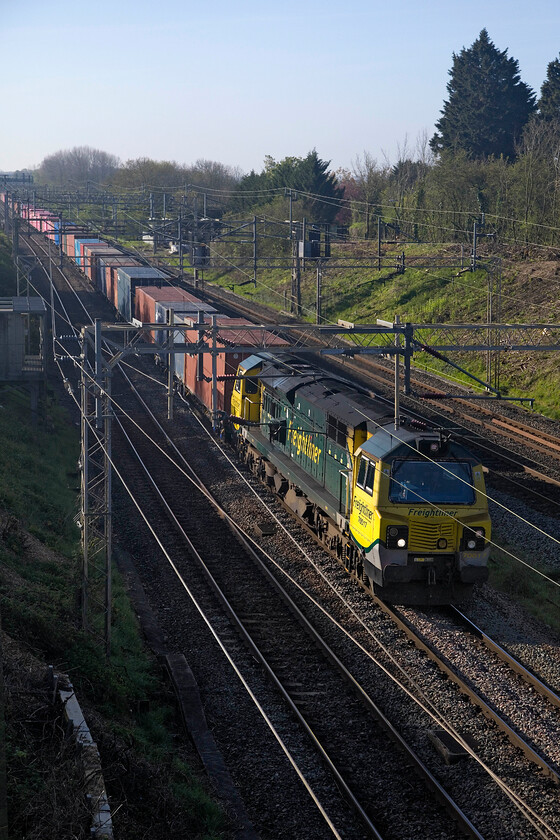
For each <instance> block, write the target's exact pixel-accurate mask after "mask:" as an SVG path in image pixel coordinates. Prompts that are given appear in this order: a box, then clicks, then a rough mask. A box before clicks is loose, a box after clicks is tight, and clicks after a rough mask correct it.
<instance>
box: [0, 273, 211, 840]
mask: <svg viewBox="0 0 560 840" xmlns="http://www.w3.org/2000/svg"><path fill="white" fill-rule="evenodd" d="M12 280H13V276H12V275H11V272H10V269H9V265H8V263H7V262H2V261H1V260H0V295H2V294H5V295H10V294H13V293H14V292H13V291H12V287H11V285H10V284H11V282H12ZM66 396H67V395H66ZM64 402H65V396H64V392H61V394H60V395H57V396H55V394H54V392H53V391H52V390H49V391H48V392H47V401H46V404H45V405H44V406H42V408H41V413H40V416H39V417H37V418H33V417H32V415H31V412H30V401H29V395H28V394H27V392H26V391H25V389H23V388H20V387H15V386H6V385H4V386H3V387H2V389H1V390H0V437H1V439H2V447H1V449H0V622H1V630H0V658H1V663H2V694H1V697H2V704H3V708H2V712H3V714H2V716H1V717H2V722H3V725H4V731H3V734H4V737H3V739H2V743H3V745H4V755H3V756H0V836H1V837H10V838H15V837H25V838H27V840H39V838H40V840H51V838H52V840H54V838H57V840H59V838H60V837H63V836H74V837H89V836H91V835H90V829H91V826H92V821H91V818H92V808H91V804H90V803H91V799H90V800H88V798H87V793H88V790H87V789H86V787H85V781H84V774H83V772H82V770H83V750H82V751H81V754H80V751H79V750H78V749H77V747H76V740H75V738H74V737H73V736H72V735H71V734H70V733H69V730H68V726H67V720H66V719H65V713H64V705H63V704H62V703H60V702H59V701H58V700H57V698H56V696H55V692H53V686H52V682H51V679H50V677H49V674H51V673H52V672H51V671H50V670H49V666H53V667H54V669H55V670H56V671H58V672H64V673H67V674H68V675H69V677H70V679H71V682H72V686H73V689H74V691H75V695H76V697H77V698H78V700H79V706H80V709H81V711H82V713H83V717H84V720H85V721H86V722H87V726H88V729H89V730H90V732H91V737H92V741H95V743H96V745H97V748H98V750H99V755H100V759H101V766H102V768H103V781H104V784H105V786H106V790H107V794H108V797H109V801H110V803H111V811H112V824H113V828H114V831H115V836H119V837H121V838H127V837H137V836H140V835H141V836H145V833H146V832H149V834H150V837H152V838H154V839H155V840H157V838H162V840H163V838H165V840H168V838H169V837H173V836H179V835H181V836H189V837H193V838H200V840H202V838H205V839H206V840H210V838H213V837H217V836H220V837H222V836H224V833H223V832H224V831H225V818H224V816H223V812H222V810H221V807H220V806H219V805H217V804H216V802H215V801H214V799H213V798H212V794H211V792H210V787H209V786H208V782H207V780H206V777H205V775H204V773H203V772H202V769H201V765H200V760H199V758H198V755H197V754H196V752H195V750H194V749H193V747H192V746H191V743H190V741H189V740H188V739H187V738H186V737H185V736H184V734H183V728H182V726H181V723H180V722H179V718H178V717H177V714H176V706H175V698H174V693H173V691H172V689H171V687H170V686H169V684H168V683H166V681H165V680H162V672H161V667H160V665H159V664H158V662H157V660H156V658H155V656H152V655H150V653H149V652H147V651H146V648H145V646H144V642H143V639H142V636H141V632H140V629H139V625H138V620H137V616H136V614H135V611H134V608H133V607H132V606H131V604H130V601H129V599H128V596H127V595H126V593H125V589H124V586H123V585H122V583H121V579H120V577H119V575H118V574H115V581H114V583H115V589H114V608H115V611H116V615H117V616H118V621H117V622H116V623H115V624H116V626H115V631H114V634H113V656H112V657H111V660H110V661H107V660H106V659H105V656H104V653H103V646H102V645H101V644H98V643H96V642H95V639H94V638H88V637H86V636H85V635H84V634H83V633H82V631H81V629H80V601H79V596H78V593H79V590H80V571H79V570H80V563H79V550H80V531H79V529H78V528H77V526H76V520H75V515H76V511H77V510H78V507H79V505H78V497H79V483H80V481H79V472H78V467H77V461H78V457H79V431H78V428H77V425H76V422H75V418H73V417H72V415H71V414H70V413H69V412H68V410H67V408H66V406H65V405H64ZM168 686H169V687H168ZM225 836H227V833H226V835H225Z"/></svg>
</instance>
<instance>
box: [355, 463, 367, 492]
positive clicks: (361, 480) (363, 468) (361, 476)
mask: <svg viewBox="0 0 560 840" xmlns="http://www.w3.org/2000/svg"><path fill="white" fill-rule="evenodd" d="M367 465H368V462H367V460H366V459H365V458H360V466H359V468H358V478H357V481H356V484H357V485H358V487H361V488H362V490H363V489H364V485H365V481H366V473H367Z"/></svg>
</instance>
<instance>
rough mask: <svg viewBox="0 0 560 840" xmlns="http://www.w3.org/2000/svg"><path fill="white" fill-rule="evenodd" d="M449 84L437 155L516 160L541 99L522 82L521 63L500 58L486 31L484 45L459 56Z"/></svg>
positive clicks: (435, 148) (455, 57) (439, 124)
mask: <svg viewBox="0 0 560 840" xmlns="http://www.w3.org/2000/svg"><path fill="white" fill-rule="evenodd" d="M449 75H450V76H451V80H450V81H449V82H448V84H447V91H448V93H449V99H448V100H447V102H444V106H443V110H442V111H441V114H442V117H441V119H440V120H439V121H438V122H437V123H436V128H437V129H438V131H437V132H436V133H435V134H434V136H433V137H432V139H431V141H430V146H431V148H432V149H433V151H434V152H436V153H440V152H442V151H445V150H450V151H459V150H462V151H465V152H466V153H467V155H468V156H469V157H472V158H477V159H479V158H484V157H490V156H491V155H494V156H496V157H499V156H500V155H503V156H504V157H506V158H512V159H513V158H514V157H515V143H516V140H517V139H518V138H519V136H520V135H521V132H522V130H523V127H524V125H525V124H526V123H527V121H528V119H529V117H530V116H531V114H532V113H533V112H534V111H535V108H536V105H535V94H534V92H533V91H532V90H531V88H529V87H528V86H527V85H526V84H525V83H524V82H522V81H521V80H520V77H519V63H518V62H517V61H516V60H515V59H513V58H508V57H507V50H504V51H503V52H500V51H499V50H498V49H497V48H496V47H495V46H494V44H493V43H492V41H491V40H490V38H489V37H488V32H487V31H486V29H483V30H482V32H481V33H480V35H479V37H478V40H476V41H475V42H474V44H473V45H472V46H471V47H470V48H469V49H465V48H463V49H462V50H461V52H460V53H459V55H455V53H454V54H453V67H452V68H451V70H450V71H449Z"/></svg>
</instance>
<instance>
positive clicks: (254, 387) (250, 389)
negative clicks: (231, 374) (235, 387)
mask: <svg viewBox="0 0 560 840" xmlns="http://www.w3.org/2000/svg"><path fill="white" fill-rule="evenodd" d="M245 393H246V394H258V393H259V384H258V382H257V380H256V379H252V378H248V379H246V380H245Z"/></svg>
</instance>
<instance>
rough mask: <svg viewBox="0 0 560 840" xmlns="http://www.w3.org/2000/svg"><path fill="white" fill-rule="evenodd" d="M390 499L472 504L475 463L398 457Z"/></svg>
mask: <svg viewBox="0 0 560 840" xmlns="http://www.w3.org/2000/svg"><path fill="white" fill-rule="evenodd" d="M389 500H390V501H391V502H395V503H399V502H402V503H406V504H436V505H472V504H473V502H474V487H473V486H472V467H471V465H470V464H468V463H466V462H463V461H444V462H441V463H439V464H438V463H437V462H430V461H413V460H398V459H397V460H395V461H393V468H392V471H391V486H390V489H389Z"/></svg>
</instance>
